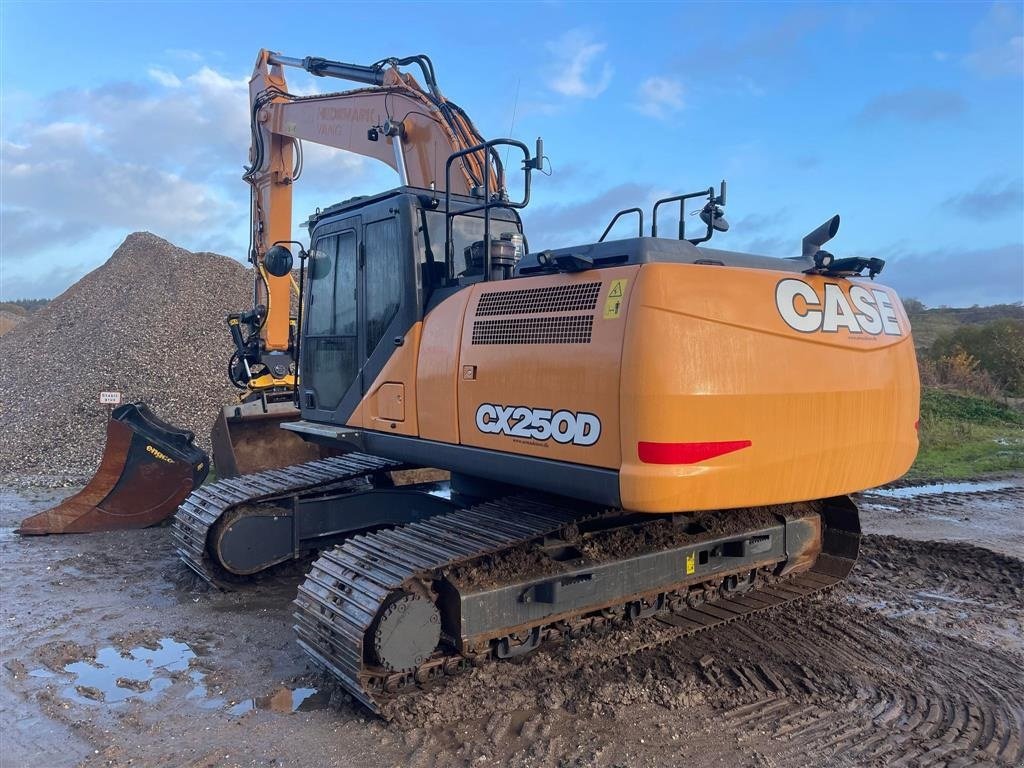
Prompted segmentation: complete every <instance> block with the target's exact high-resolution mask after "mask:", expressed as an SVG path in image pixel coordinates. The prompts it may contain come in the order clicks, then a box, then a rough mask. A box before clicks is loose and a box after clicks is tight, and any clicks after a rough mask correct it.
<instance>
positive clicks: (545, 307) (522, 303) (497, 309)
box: [476, 282, 601, 317]
mask: <svg viewBox="0 0 1024 768" xmlns="http://www.w3.org/2000/svg"><path fill="white" fill-rule="evenodd" d="M600 292H601V283H600V282H597V283H574V284H573V285H550V286H546V287H544V288H524V289H523V290H519V291H491V292H489V293H485V294H483V295H482V296H481V297H480V301H479V303H477V305H476V316H477V317H487V316H489V315H528V314H531V313H535V312H581V311H584V310H588V309H593V308H594V307H596V306H597V294H599V293H600Z"/></svg>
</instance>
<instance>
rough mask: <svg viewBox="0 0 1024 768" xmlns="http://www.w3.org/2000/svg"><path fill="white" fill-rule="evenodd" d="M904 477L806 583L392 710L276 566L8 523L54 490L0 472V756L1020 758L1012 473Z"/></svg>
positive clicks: (706, 760)
mask: <svg viewBox="0 0 1024 768" xmlns="http://www.w3.org/2000/svg"><path fill="white" fill-rule="evenodd" d="M925 490H926V491H927V493H926V494H925V495H921V494H918V495H913V494H910V493H909V492H907V491H901V492H900V493H897V494H893V493H889V494H887V495H886V494H883V495H870V496H866V497H864V498H863V499H862V500H861V503H862V506H863V508H864V512H863V522H864V527H865V530H866V532H867V533H868V534H869V535H868V536H866V537H865V540H864V544H863V548H862V555H861V560H860V563H859V565H858V567H857V569H856V570H855V572H854V576H853V578H852V580H851V582H850V583H849V584H847V585H844V586H842V587H840V588H838V589H836V590H834V591H832V592H831V593H829V594H827V595H824V596H819V597H817V598H813V599H811V600H808V601H805V602H804V603H801V604H798V605H791V606H788V607H785V608H781V609H777V610H775V612H774V613H770V614H762V615H759V616H757V617H754V618H752V619H750V620H748V621H745V622H741V623H734V624H731V625H729V626H727V627H724V628H720V629H716V630H713V631H710V632H707V633H705V634H702V635H698V636H696V637H691V638H688V639H677V640H674V641H673V640H670V639H669V640H668V642H665V643H664V644H660V645H657V644H654V643H657V642H658V641H663V640H665V639H666V638H668V637H670V632H671V631H672V629H671V628H670V627H667V626H666V625H664V624H662V623H660V622H652V621H648V622H646V623H644V624H643V625H641V626H640V627H637V628H635V629H632V630H630V631H628V632H626V633H624V634H621V635H618V636H615V637H597V638H587V639H585V640H581V641H576V642H574V643H573V644H571V645H566V646H562V647H559V648H555V649H548V650H542V651H540V652H538V653H536V654H534V655H533V656H531V657H528V658H526V659H522V660H519V661H516V662H503V663H500V664H496V665H491V666H488V667H484V668H481V669H475V670H473V671H472V672H470V673H467V674H464V675H462V676H460V677H457V678H455V679H453V680H450V681H448V682H447V684H446V685H445V686H444V687H442V688H439V689H435V690H433V691H430V692H428V693H425V694H422V695H420V696H419V697H418V698H416V699H411V700H409V701H408V703H407V705H406V706H405V707H404V710H403V711H402V712H401V715H402V717H401V720H400V721H399V722H395V723H391V724H385V723H382V722H380V721H377V720H375V719H373V718H372V717H368V716H367V715H366V714H365V713H364V712H363V711H361V710H360V709H358V708H357V707H356V706H354V705H353V704H352V703H351V702H349V701H348V700H347V699H346V697H345V696H343V695H341V694H339V693H333V694H332V692H331V691H330V690H329V689H328V687H327V686H325V685H324V683H323V681H322V680H321V679H320V678H319V677H318V676H317V675H316V673H315V672H314V671H313V670H312V669H311V668H310V667H309V666H308V665H307V664H306V661H305V659H304V657H303V655H302V654H301V652H300V651H299V649H298V648H297V647H296V645H295V643H294V642H293V641H292V630H291V622H290V610H289V601H290V600H291V598H292V596H293V594H294V592H295V587H296V585H297V583H298V580H299V579H298V577H297V576H293V577H287V578H283V579H281V580H279V581H277V582H268V581H264V582H262V583H260V584H258V585H257V586H255V587H252V588H247V589H243V590H240V591H237V592H233V593H221V592H217V591H213V590H210V589H207V588H206V587H205V586H204V585H202V584H198V583H196V581H195V579H194V578H193V577H192V576H190V575H189V573H188V572H187V571H186V569H185V568H184V567H183V566H181V565H179V563H178V562H177V560H176V558H175V556H174V554H173V551H172V548H171V543H170V535H169V531H168V530H167V529H166V528H158V529H153V530H146V531H137V532H129V533H111V534H96V535H91V536H65V537H49V538H45V539H27V540H22V539H20V538H18V537H17V536H16V535H15V534H13V533H12V532H11V530H12V528H13V526H15V525H16V523H17V521H18V520H20V519H21V518H22V517H24V516H25V515H27V514H29V513H31V512H33V511H38V510H40V509H42V508H45V507H46V506H47V505H49V504H51V503H53V502H54V501H55V500H56V499H58V498H60V496H61V495H62V494H63V493H65V492H63V491H62V492H56V491H42V490H38V491H21V492H17V493H15V492H9V493H4V494H2V495H0V510H2V511H0V526H5V527H0V589H2V625H0V642H2V662H3V668H2V670H0V764H2V765H3V766H4V768H7V767H8V766H10V767H11V768H14V767H15V766H73V765H83V766H87V767H91V766H107V765H114V766H127V765H136V766H194V767H199V766H209V767H211V768H212V767H213V766H392V765H412V766H435V765H436V766H442V765H445V766H446V765H498V764H508V765H514V766H559V767H561V766H565V767H568V766H662V765H680V766H737V765H740V766H760V767H763V768H769V767H773V768H782V767H784V766H804V765H806V766H821V765H836V766H855V765H856V766H861V765H936V766H939V765H950V766H960V765H979V764H980V765H987V764H992V765H1006V766H1009V765H1020V764H1021V763H1022V762H1024V703H1022V702H1024V671H1022V670H1024V627H1022V621H1024V618H1022V615H1024V614H1022V609H1024V560H1022V558H1024V517H1022V514H1021V513H1022V511H1024V475H1018V476H1013V477H1009V478H1005V479H1002V480H999V481H995V482H989V484H987V485H981V486H974V485H972V486H968V487H965V488H964V487H959V488H958V487H954V488H928V489H925ZM976 544H980V545H982V546H983V547H985V548H981V547H978V546H974V545H976ZM652 644H654V645H652ZM638 648H641V649H642V650H637V649H638Z"/></svg>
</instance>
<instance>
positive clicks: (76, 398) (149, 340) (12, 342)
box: [0, 232, 252, 485]
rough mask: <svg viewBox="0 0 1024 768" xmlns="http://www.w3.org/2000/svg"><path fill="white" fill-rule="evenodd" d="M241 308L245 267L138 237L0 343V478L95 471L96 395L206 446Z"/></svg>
mask: <svg viewBox="0 0 1024 768" xmlns="http://www.w3.org/2000/svg"><path fill="white" fill-rule="evenodd" d="M251 305H252V277H251V272H250V270H248V269H247V268H246V267H243V266H242V265H241V264H239V263H238V262H236V261H234V260H232V259H229V258H227V257H226V256H219V255H217V254H213V253H192V252H190V251H186V250H184V249H182V248H178V247H177V246H175V245H172V244H171V243H169V242H167V241H166V240H163V239H161V238H159V237H157V236H156V235H153V234H150V233H148V232H136V233H134V234H131V235H129V236H128V238H127V239H126V240H125V241H124V243H122V244H121V246H120V247H119V248H118V249H117V250H116V251H114V253H113V255H112V256H111V257H110V259H109V260H108V261H107V262H106V263H105V264H104V265H103V266H101V267H100V268H98V269H96V270H94V271H93V272H90V273H89V274H88V275H86V276H85V277H83V278H82V279H81V280H79V281H78V282H77V283H75V284H74V285H73V286H71V287H70V288H68V290H66V291H65V292H64V293H63V294H61V295H60V296H59V297H58V298H56V299H55V300H54V301H52V302H50V303H49V305H47V306H46V307H45V308H43V309H42V310H40V311H39V312H37V313H35V314H33V315H32V316H31V317H30V318H29V319H27V320H26V321H25V322H23V323H21V324H20V325H18V326H17V327H16V328H13V329H12V330H11V331H10V332H8V333H6V334H4V335H3V336H2V337H0V391H2V392H3V397H2V398H0V422H2V426H3V429H2V431H0V482H2V483H3V484H5V485H11V484H18V485H20V484H22V483H23V482H25V481H27V480H28V479H29V478H31V480H32V481H33V482H35V483H37V484H38V483H40V482H43V483H48V484H64V483H67V482H75V481H80V480H82V479H84V478H87V477H90V476H91V475H92V473H93V472H94V471H95V469H96V467H97V466H98V464H99V459H100V456H101V454H102V452H103V444H104V441H105V436H106V423H107V419H108V416H109V412H110V409H109V407H108V406H101V405H100V404H99V393H100V391H102V390H116V391H119V392H121V394H122V398H123V401H124V402H133V401H137V400H142V401H144V402H145V403H147V404H148V405H149V406H150V407H151V408H152V409H153V411H154V412H155V413H156V414H157V415H158V416H160V417H161V418H163V419H165V420H167V421H169V422H171V423H172V424H175V425H177V426H180V427H183V428H185V429H189V430H192V431H193V432H195V434H196V442H197V443H198V444H200V445H201V446H202V447H203V448H204V449H206V450H209V433H210V427H211V426H212V425H213V419H214V418H215V416H216V415H217V413H218V411H219V410H220V408H221V406H222V405H224V404H225V403H228V402H230V401H231V400H232V399H233V398H234V397H235V394H236V392H237V390H235V389H234V388H233V387H231V385H230V384H229V383H228V380H227V375H226V371H227V361H228V357H229V356H230V354H231V338H230V335H229V333H228V328H227V325H226V323H225V322H224V318H225V316H226V315H227V314H228V313H229V312H234V311H238V310H241V309H245V308H247V307H249V306H251Z"/></svg>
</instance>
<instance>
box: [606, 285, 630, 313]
mask: <svg viewBox="0 0 1024 768" xmlns="http://www.w3.org/2000/svg"><path fill="white" fill-rule="evenodd" d="M628 282H629V280H627V279H622V280H612V287H611V288H610V289H609V290H608V298H607V299H605V302H604V319H605V320H613V319H614V318H616V317H618V316H619V314H620V313H621V312H622V303H623V302H624V301H625V300H626V283H628Z"/></svg>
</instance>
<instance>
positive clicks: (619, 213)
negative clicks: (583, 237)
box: [597, 208, 644, 243]
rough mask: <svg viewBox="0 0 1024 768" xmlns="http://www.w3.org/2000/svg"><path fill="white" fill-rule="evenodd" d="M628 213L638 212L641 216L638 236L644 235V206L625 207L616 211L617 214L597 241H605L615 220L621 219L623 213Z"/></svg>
mask: <svg viewBox="0 0 1024 768" xmlns="http://www.w3.org/2000/svg"><path fill="white" fill-rule="evenodd" d="M627 213H635V214H637V215H638V216H639V217H640V234H639V235H637V236H638V237H643V236H644V212H643V209H642V208H623V209H622V210H621V211H619V212H618V213H616V214H615V216H613V217H612V220H611V221H610V222H608V226H607V227H605V229H604V232H603V233H601V237H599V238H598V239H597V242H599V243H603V242H604V239H605V238H606V237H607V236H608V233H609V232H611V231H612V227H614V226H615V222H616V221H618V220H619V217H620V216H623V215H625V214H627Z"/></svg>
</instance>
